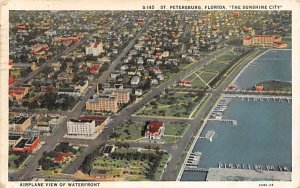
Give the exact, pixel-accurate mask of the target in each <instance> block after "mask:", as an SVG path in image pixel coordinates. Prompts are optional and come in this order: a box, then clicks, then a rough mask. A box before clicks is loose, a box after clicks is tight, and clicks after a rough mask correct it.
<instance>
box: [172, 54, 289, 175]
mask: <svg viewBox="0 0 300 188" xmlns="http://www.w3.org/2000/svg"><path fill="white" fill-rule="evenodd" d="M283 50H284V51H287V50H291V49H268V50H266V51H264V52H263V53H261V54H259V55H258V56H256V57H255V58H254V59H253V60H251V61H250V62H249V63H247V64H246V65H245V66H244V67H243V68H242V70H241V71H239V73H238V74H237V75H236V76H235V78H234V79H233V80H232V81H231V82H230V84H229V85H232V84H233V83H235V82H236V80H237V79H238V78H239V77H240V75H241V73H243V71H245V70H246V68H248V66H249V65H250V64H251V63H253V62H254V61H256V60H257V59H258V58H260V57H261V56H262V55H264V54H266V53H267V52H277V51H283ZM226 90H227V88H226V89H225V91H226ZM222 98H223V94H221V96H220V97H219V98H218V100H217V101H216V103H215V104H214V106H213V107H212V109H211V110H210V111H209V113H208V115H207V116H206V117H205V119H204V121H203V124H202V125H201V127H200V129H199V131H198V132H197V134H196V135H195V136H194V140H193V143H192V145H191V146H190V148H189V150H188V152H187V155H186V157H185V160H184V162H183V164H182V166H181V168H180V171H179V174H178V175H177V178H176V181H181V178H182V176H183V173H184V171H185V170H184V169H185V164H186V162H187V159H188V156H189V155H190V154H191V153H192V151H193V149H194V147H195V145H196V143H197V141H198V137H199V136H200V134H201V133H202V131H203V129H204V128H205V127H206V124H207V120H208V118H209V117H210V115H211V113H212V112H213V109H214V108H215V107H216V105H217V104H218V103H219V101H220V100H221V99H222Z"/></svg>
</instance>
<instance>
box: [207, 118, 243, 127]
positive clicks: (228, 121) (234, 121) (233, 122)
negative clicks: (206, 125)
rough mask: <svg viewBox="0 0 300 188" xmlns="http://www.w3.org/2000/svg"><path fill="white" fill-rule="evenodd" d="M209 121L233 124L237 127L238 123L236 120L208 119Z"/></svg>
mask: <svg viewBox="0 0 300 188" xmlns="http://www.w3.org/2000/svg"><path fill="white" fill-rule="evenodd" d="M208 120H209V121H219V122H226V123H231V124H232V125H233V126H237V121H236V120H235V119H208Z"/></svg>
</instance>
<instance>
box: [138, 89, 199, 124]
mask: <svg viewBox="0 0 300 188" xmlns="http://www.w3.org/2000/svg"><path fill="white" fill-rule="evenodd" d="M201 98H202V96H197V94H196V93H195V92H194V93H193V92H176V93H166V94H163V95H160V96H158V97H157V98H155V99H154V100H152V101H151V102H150V103H147V104H146V105H145V106H144V108H143V109H142V110H140V111H138V112H137V114H136V115H142V116H162V117H183V118H187V117H189V114H190V113H191V111H192V110H193V108H194V107H195V106H196V103H197V102H198V101H200V100H201Z"/></svg>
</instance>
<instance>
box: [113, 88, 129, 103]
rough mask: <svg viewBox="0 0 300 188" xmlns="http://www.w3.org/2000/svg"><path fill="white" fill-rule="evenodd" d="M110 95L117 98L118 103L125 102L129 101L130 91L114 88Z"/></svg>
mask: <svg viewBox="0 0 300 188" xmlns="http://www.w3.org/2000/svg"><path fill="white" fill-rule="evenodd" d="M112 96H115V97H116V98H117V101H118V102H117V103H118V104H127V103H129V101H130V92H129V91H128V90H126V89H116V90H114V91H113V92H112Z"/></svg>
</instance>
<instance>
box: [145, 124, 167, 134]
mask: <svg viewBox="0 0 300 188" xmlns="http://www.w3.org/2000/svg"><path fill="white" fill-rule="evenodd" d="M163 124H164V123H163V122H161V121H150V123H149V124H148V130H147V131H148V132H149V133H152V134H154V133H158V132H159V130H160V128H161V127H162V126H163Z"/></svg>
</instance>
